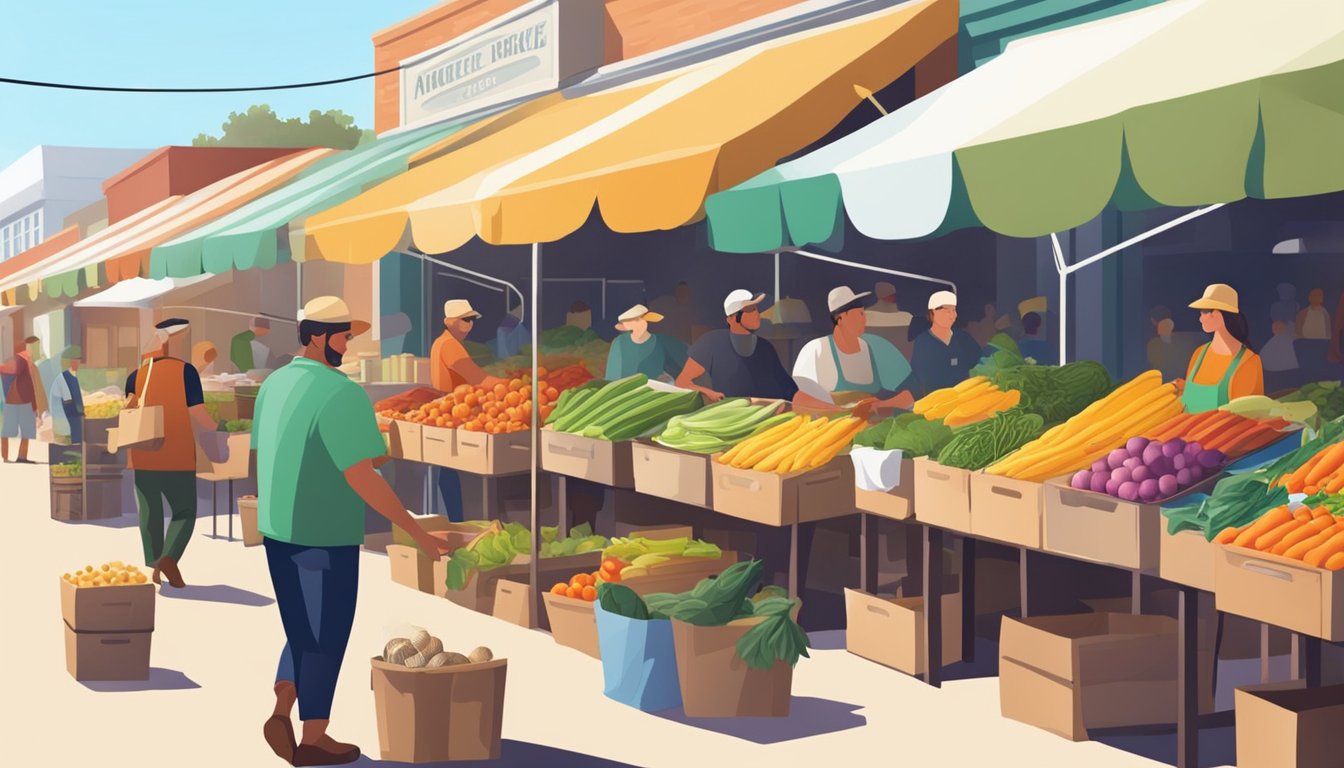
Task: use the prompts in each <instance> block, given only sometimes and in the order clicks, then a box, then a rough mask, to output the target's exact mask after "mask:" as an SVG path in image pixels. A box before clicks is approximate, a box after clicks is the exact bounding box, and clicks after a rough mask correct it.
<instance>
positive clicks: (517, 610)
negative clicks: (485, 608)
mask: <svg viewBox="0 0 1344 768" xmlns="http://www.w3.org/2000/svg"><path fill="white" fill-rule="evenodd" d="M445 589H446V587H445ZM490 615H491V616H494V617H495V618H496V619H503V620H504V621H507V622H509V623H510V624H517V625H518V626H520V627H523V628H525V629H536V628H537V622H536V620H535V619H534V618H533V616H532V587H531V586H530V585H528V584H527V583H526V582H518V581H509V580H508V579H500V580H499V581H497V582H495V605H494V607H492V608H491V609H490Z"/></svg>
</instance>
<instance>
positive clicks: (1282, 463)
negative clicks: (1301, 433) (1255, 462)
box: [1262, 418, 1344, 480]
mask: <svg viewBox="0 0 1344 768" xmlns="http://www.w3.org/2000/svg"><path fill="white" fill-rule="evenodd" d="M1342 439H1344V418H1339V419H1334V420H1332V421H1328V422H1326V423H1325V424H1323V425H1321V430H1320V431H1319V432H1317V433H1316V436H1315V437H1313V438H1312V439H1310V440H1308V441H1306V442H1305V443H1303V444H1302V447H1300V448H1298V449H1297V450H1295V451H1293V452H1292V453H1288V454H1285V455H1283V456H1280V457H1279V458H1278V459H1276V460H1275V461H1273V462H1272V463H1270V464H1267V465H1265V467H1264V468H1263V470H1262V471H1263V472H1264V473H1265V475H1267V476H1268V477H1269V479H1270V480H1277V479H1279V478H1280V477H1283V476H1284V475H1287V474H1289V473H1291V472H1295V471H1297V469H1298V468H1299V467H1301V466H1302V465H1303V464H1306V463H1307V462H1308V461H1310V460H1311V457H1313V456H1315V455H1316V454H1318V453H1320V452H1321V451H1322V450H1323V449H1325V448H1326V447H1327V446H1330V445H1334V444H1335V443H1337V442H1339V441H1340V440H1342Z"/></svg>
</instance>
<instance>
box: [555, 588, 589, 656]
mask: <svg viewBox="0 0 1344 768" xmlns="http://www.w3.org/2000/svg"><path fill="white" fill-rule="evenodd" d="M542 599H543V600H545V602H546V620H547V621H548V622H549V623H550V625H551V637H552V638H554V639H555V642H556V644H557V645H563V646H565V647H566V648H573V649H574V650H576V651H579V652H580V653H586V654H588V655H589V656H592V657H593V658H594V659H600V658H602V652H601V650H600V649H599V648H598V644H597V616H596V614H595V613H594V610H593V603H590V602H588V601H587V600H579V599H577V598H573V597H565V596H564V595H553V594H551V593H550V592H545V593H543V594H542Z"/></svg>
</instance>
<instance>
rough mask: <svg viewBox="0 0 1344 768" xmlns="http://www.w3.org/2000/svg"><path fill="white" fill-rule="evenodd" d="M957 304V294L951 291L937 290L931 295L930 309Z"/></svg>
mask: <svg viewBox="0 0 1344 768" xmlns="http://www.w3.org/2000/svg"><path fill="white" fill-rule="evenodd" d="M955 306H957V294H955V293H953V292H951V291H937V292H935V293H934V294H933V295H932V296H930V297H929V309H937V308H939V307H955Z"/></svg>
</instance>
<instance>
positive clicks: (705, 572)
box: [623, 550, 738, 597]
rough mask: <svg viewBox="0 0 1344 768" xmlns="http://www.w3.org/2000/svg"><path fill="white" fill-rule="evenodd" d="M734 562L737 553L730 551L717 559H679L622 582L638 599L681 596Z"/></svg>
mask: <svg viewBox="0 0 1344 768" xmlns="http://www.w3.org/2000/svg"><path fill="white" fill-rule="evenodd" d="M737 559H738V558H737V553H736V552H733V551H731V550H724V552H723V554H722V555H721V556H720V557H718V558H717V559H709V558H704V557H687V558H679V559H676V560H672V561H669V562H666V563H663V564H661V565H658V566H655V567H653V568H650V569H649V573H648V575H647V576H631V577H630V578H628V579H626V580H625V581H624V582H623V583H624V584H625V585H626V586H627V587H629V588H630V589H632V590H634V591H635V594H637V595H639V596H641V597H643V596H644V595H653V594H657V593H659V592H671V593H673V594H680V593H682V592H689V591H691V590H692V589H694V588H695V585H696V584H699V583H700V582H702V581H704V580H705V579H707V578H709V577H710V576H717V575H718V574H720V573H723V571H724V569H726V568H727V567H728V566H730V565H732V564H734V563H736V562H737Z"/></svg>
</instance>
